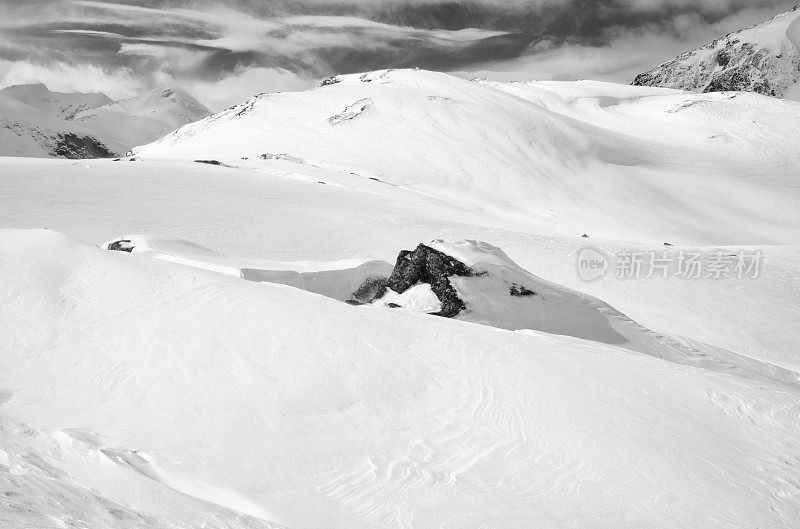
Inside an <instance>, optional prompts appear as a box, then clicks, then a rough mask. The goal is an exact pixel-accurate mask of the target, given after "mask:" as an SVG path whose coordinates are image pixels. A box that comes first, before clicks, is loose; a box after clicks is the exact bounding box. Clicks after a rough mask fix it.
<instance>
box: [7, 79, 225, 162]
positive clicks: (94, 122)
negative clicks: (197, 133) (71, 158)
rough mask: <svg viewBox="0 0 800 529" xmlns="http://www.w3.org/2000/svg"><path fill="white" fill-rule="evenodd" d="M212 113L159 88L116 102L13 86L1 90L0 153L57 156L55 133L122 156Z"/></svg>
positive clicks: (185, 96)
mask: <svg viewBox="0 0 800 529" xmlns="http://www.w3.org/2000/svg"><path fill="white" fill-rule="evenodd" d="M210 114H211V112H210V111H209V110H208V109H207V108H206V107H204V106H203V105H202V104H201V103H200V102H198V101H197V100H196V99H194V98H193V97H192V96H191V95H189V94H188V93H186V92H185V91H183V90H180V89H171V88H165V89H157V90H153V91H151V92H148V93H146V94H144V95H142V96H140V97H136V98H132V99H127V100H124V101H117V102H114V101H112V100H111V99H109V98H108V97H107V96H105V95H104V94H83V93H58V92H51V91H49V90H48V89H47V87H46V86H44V85H42V84H36V85H15V86H10V87H7V88H4V89H2V90H0V135H1V136H0V139H2V140H3V141H2V143H0V155H2V156H31V157H50V156H55V155H56V154H55V153H54V149H55V148H54V145H55V144H56V143H57V141H58V137H59V135H64V134H67V133H71V134H75V135H77V136H81V137H83V136H90V137H92V138H96V139H97V140H99V141H100V142H102V143H103V144H105V145H106V147H108V149H109V150H110V151H111V153H112V155H121V154H124V153H125V152H126V151H127V150H128V149H130V148H131V147H133V146H135V145H138V144H141V143H146V142H149V141H153V140H155V139H157V138H160V137H161V136H163V135H164V134H167V133H168V132H171V131H173V130H175V129H177V128H178V127H180V126H182V125H186V124H187V123H191V122H192V121H197V120H198V119H201V118H204V117H206V116H208V115H210Z"/></svg>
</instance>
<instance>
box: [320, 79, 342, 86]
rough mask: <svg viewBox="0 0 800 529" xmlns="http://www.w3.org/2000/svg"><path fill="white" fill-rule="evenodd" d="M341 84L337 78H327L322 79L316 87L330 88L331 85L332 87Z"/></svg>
mask: <svg viewBox="0 0 800 529" xmlns="http://www.w3.org/2000/svg"><path fill="white" fill-rule="evenodd" d="M341 82H342V80H341V79H339V77H337V76H333V77H328V78H327V79H323V80H322V82H320V83H319V84H318V85H317V88H321V87H323V86H331V85H334V84H337V83H341Z"/></svg>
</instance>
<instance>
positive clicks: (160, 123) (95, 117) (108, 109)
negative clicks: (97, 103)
mask: <svg viewBox="0 0 800 529" xmlns="http://www.w3.org/2000/svg"><path fill="white" fill-rule="evenodd" d="M210 115H211V111H210V110H208V109H207V108H206V107H205V106H203V104H202V103H200V102H199V101H197V100H196V99H195V98H193V97H192V96H191V95H189V94H188V93H187V92H186V91H184V90H181V89H178V88H158V89H155V90H151V91H150V92H147V93H145V94H144V95H141V96H139V97H134V98H131V99H126V100H123V101H117V102H114V103H110V104H108V105H104V106H102V107H99V108H93V109H90V110H85V111H83V112H80V113H78V114H77V115H76V116H75V118H74V119H75V121H76V122H77V123H80V124H81V125H83V126H84V127H87V128H91V129H93V130H96V131H98V132H100V133H101V134H103V135H104V136H107V137H111V138H114V139H115V140H116V141H118V142H119V143H121V144H123V145H124V146H125V147H126V150H127V149H130V148H131V147H134V146H136V145H140V144H142V143H147V142H149V141H152V140H154V139H157V138H160V137H161V136H163V135H165V134H167V133H169V132H172V131H173V130H175V129H177V128H178V127H181V126H183V125H186V124H187V123H191V122H193V121H197V120H199V119H202V118H205V117H207V116H210Z"/></svg>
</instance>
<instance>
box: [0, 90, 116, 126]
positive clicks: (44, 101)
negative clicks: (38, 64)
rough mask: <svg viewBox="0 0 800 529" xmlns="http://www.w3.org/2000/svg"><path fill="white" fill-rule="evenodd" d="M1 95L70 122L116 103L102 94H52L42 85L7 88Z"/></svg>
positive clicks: (0, 92) (1, 91) (0, 91)
mask: <svg viewBox="0 0 800 529" xmlns="http://www.w3.org/2000/svg"><path fill="white" fill-rule="evenodd" d="M0 94H3V95H6V96H8V97H12V98H14V99H16V100H17V101H21V102H23V103H25V104H26V105H29V106H32V107H33V108H36V109H39V110H41V111H42V112H44V113H45V114H50V115H51V116H55V117H57V118H60V119H64V120H70V119H72V118H74V117H75V115H76V114H78V113H79V112H83V111H84V110H89V109H92V108H97V107H101V106H103V105H107V104H109V103H113V102H114V101H113V100H112V99H111V98H110V97H108V96H107V95H105V94H101V93H81V92H70V93H62V92H51V91H50V90H49V89H48V88H47V87H46V86H45V85H43V84H41V83H38V84H23V85H13V86H7V87H6V88H3V89H2V90H0Z"/></svg>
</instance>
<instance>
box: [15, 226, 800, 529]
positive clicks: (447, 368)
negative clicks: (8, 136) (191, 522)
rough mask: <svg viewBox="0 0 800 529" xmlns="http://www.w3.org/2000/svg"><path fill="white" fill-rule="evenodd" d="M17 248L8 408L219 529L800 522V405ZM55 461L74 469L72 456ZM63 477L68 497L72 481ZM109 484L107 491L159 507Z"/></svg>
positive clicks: (577, 345) (61, 251)
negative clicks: (257, 523) (197, 498)
mask: <svg viewBox="0 0 800 529" xmlns="http://www.w3.org/2000/svg"><path fill="white" fill-rule="evenodd" d="M2 247H3V248H4V257H3V267H2V270H3V281H4V283H6V284H15V285H16V284H20V285H21V284H25V285H27V288H25V289H14V290H12V291H11V292H8V291H4V292H3V293H2V296H3V299H2V304H1V305H0V306H2V307H3V317H2V319H1V320H0V321H2V322H3V326H4V328H3V329H2V331H3V333H4V335H8V334H7V333H9V332H11V328H12V327H10V326H13V329H14V331H13V336H14V344H13V346H12V347H10V348H6V347H5V346H4V352H3V358H4V359H5V362H4V364H5V365H6V366H7V367H8V369H4V371H3V374H2V378H0V385H3V387H14V388H15V391H14V395H13V396H12V398H11V399H10V400H9V401H8V402H6V403H5V404H3V407H2V413H3V416H4V417H6V418H12V419H13V420H14V421H22V422H25V423H26V424H27V425H28V426H29V427H30V428H32V431H33V432H36V434H35V435H37V436H42V437H43V438H44V439H43V440H42V443H47V442H54V441H53V439H54V438H55V440H56V441H57V440H58V439H61V437H60V436H58V435H56V434H52V433H51V434H47V433H46V432H52V431H53V429H60V430H64V429H65V428H66V429H69V428H73V429H74V428H78V429H80V430H81V431H86V430H89V431H91V432H96V433H97V434H99V435H102V436H104V438H107V439H108V441H105V442H104V443H103V444H102V445H101V446H103V447H104V449H103V450H101V453H102V454H103V457H101V456H100V455H96V452H91V451H90V450H89V448H84V450H87V451H89V454H95V455H92V457H93V458H94V457H97V458H99V459H98V460H97V462H94V461H95V460H94V459H90V460H88V461H86V464H87V465H90V466H97V465H101V466H111V467H112V468H113V467H115V466H116V467H119V470H117V469H114V470H107V472H113V473H122V474H126V473H127V479H128V480H134V479H135V480H138V481H145V482H148V480H150V481H153V478H152V476H148V474H154V475H156V476H161V472H162V471H163V472H164V475H163V476H172V478H164V477H163V476H162V477H161V479H157V480H155V481H156V482H157V483H155V484H150V485H149V486H151V487H153V486H155V485H156V484H160V486H163V487H166V489H168V490H169V489H173V490H179V491H180V490H189V491H190V492H192V494H190V495H194V494H195V493H196V492H197V490H202V491H209V490H210V489H208V488H206V487H210V488H211V489H213V490H216V491H224V492H225V493H224V494H221V493H214V492H208V493H204V494H203V495H202V496H205V500H206V501H208V500H209V499H210V500H211V502H212V503H214V504H216V505H218V506H217V507H215V508H216V509H219V510H220V511H221V512H223V513H224V514H222V515H219V516H220V517H221V519H222V520H226V519H227V520H230V518H225V516H231V514H230V511H229V510H226V509H230V508H231V507H233V508H237V507H238V508H240V509H241V505H240V504H235V503H234V504H231V503H230V501H229V500H227V499H226V498H230V497H234V498H245V499H247V501H248V502H250V503H255V504H256V505H258V506H260V508H261V509H263V512H264V513H266V514H262V515H261V516H264V517H266V518H267V519H268V520H271V521H278V522H280V523H282V524H283V525H286V526H288V527H322V526H348V527H366V526H369V525H379V526H387V527H388V526H393V525H398V524H406V525H413V526H414V527H440V526H443V525H444V526H445V527H447V526H457V527H477V526H481V525H485V524H487V523H488V524H491V525H494V524H508V523H514V522H526V523H529V522H530V521H531V520H533V521H536V522H537V523H540V524H542V525H544V526H560V525H565V524H569V525H573V526H576V525H577V526H588V525H591V526H597V523H598V520H605V521H606V522H605V523H604V524H603V525H607V526H614V525H617V524H618V523H622V524H623V525H630V526H635V527H647V526H652V527H663V526H665V525H669V524H678V525H680V526H681V527H703V528H705V527H709V526H715V525H732V524H742V525H746V526H756V525H762V526H778V525H779V524H780V523H786V524H789V525H791V523H795V522H796V521H797V520H798V517H800V513H799V512H798V509H797V506H798V504H797V501H796V500H797V496H796V495H797V490H796V489H792V488H791V486H789V485H788V484H789V483H792V482H794V483H797V480H798V479H800V470H798V467H797V466H796V464H795V463H793V462H792V459H787V455H789V454H792V453H797V449H798V448H800V447H798V446H797V439H798V438H800V437H798V433H800V432H798V429H797V424H798V423H797V418H798V413H800V409H799V406H798V403H797V393H796V390H792V389H789V388H783V387H780V386H777V385H776V386H765V385H763V384H760V383H754V382H750V381H748V380H746V379H742V378H738V377H730V376H721V375H716V374H714V373H713V372H709V371H706V370H698V369H692V368H685V367H682V366H678V365H676V364H671V363H666V362H662V361H660V360H657V359H653V358H649V357H644V356H631V355H630V353H626V352H623V351H621V350H619V349H617V348H614V347H610V346H604V345H602V344H598V343H591V342H585V341H579V340H573V339H569V338H564V337H557V336H553V335H547V334H538V333H527V334H519V333H510V332H505V331H499V330H496V329H491V328H488V327H483V326H474V325H469V324H465V323H462V322H454V321H449V320H445V319H441V318H434V317H429V316H424V315H421V316H418V315H413V314H408V315H406V314H407V313H405V312H404V311H400V312H398V311H396V310H385V309H384V310H380V309H378V310H366V309H365V308H364V307H348V306H346V305H344V304H341V303H338V302H335V301H333V300H327V299H326V298H323V297H318V296H312V295H308V294H305V293H303V292H301V291H298V290H295V289H292V288H287V287H284V286H280V285H270V284H266V283H252V282H248V281H242V280H241V279H237V278H230V277H226V276H222V275H219V274H213V273H210V272H206V271H202V270H198V269H193V268H183V267H176V266H175V265H173V264H170V263H163V262H162V263H160V262H158V261H155V260H152V259H147V258H146V256H137V255H136V254H133V255H127V254H123V253H117V252H105V251H103V250H101V249H99V248H95V247H91V246H87V245H83V244H81V243H78V242H77V241H75V240H73V239H70V238H68V237H65V236H62V235H58V234H55V233H52V232H44V231H38V232H34V233H31V232H28V231H10V232H5V233H3V235H2ZM10 308H12V310H9V309H10ZM232 308H235V310H231V309H232ZM309 314H313V315H314V317H313V318H308V317H303V316H304V315H309ZM43 323H44V325H43ZM85 329H92V331H91V333H88V334H87V333H86V332H85ZM322 344H324V347H321V345H322ZM78 350H79V351H81V355H80V356H78V357H76V356H74V355H73V354H70V353H69V351H78ZM15 381H16V383H15ZM19 381H29V382H27V383H25V384H19ZM165 381H169V383H164V382H165ZM198 435H200V436H201V437H198ZM13 437H14V441H13V442H14V443H17V442H20V440H18V439H17V437H18V436H13ZM84 444H86V443H84ZM88 444H89V446H90V447H91V444H92V443H91V442H90V443H88ZM12 446H13V445H12ZM105 447H117V448H115V449H114V450H110V449H108V448H105ZM123 447H124V448H123ZM137 453H138V454H142V453H144V454H145V455H139V456H138V457H139V458H141V460H143V461H144V462H142V461H140V460H139V459H137V458H136V454H137ZM109 454H110V455H111V457H110V462H109ZM120 454H121V455H120ZM512 454H513V456H512ZM654 455H657V457H654ZM123 456H124V457H123ZM40 457H43V458H45V459H44V460H45V461H46V462H47V464H48V465H51V466H53V467H55V468H56V469H59V470H61V469H62V468H63V467H62V466H61V465H63V464H64V463H63V461H62V458H65V457H68V456H63V455H61V456H59V454H58V452H49V453H44V452H43V453H41V455H40ZM69 457H73V458H77V457H84V458H87V457H88V455H83V456H79V455H78V454H70V456H69ZM120 459H121V460H122V461H121V462H120ZM131 460H132V461H133V463H131ZM731 462H735V464H732V463H731ZM73 464H74V461H73ZM137 466H139V467H140V468H139V470H137ZM141 467H144V468H141ZM149 468H150V469H163V470H148V469H149ZM134 471H135V472H134ZM62 472H64V471H63V470H62ZM131 472H134V473H133V474H131ZM51 473H52V474H54V475H55V477H54V478H53V479H55V481H56V483H58V484H59V486H62V485H61V484H62V483H63V484H64V485H67V484H68V483H69V481H70V480H71V479H72V478H71V477H70V475H69V474H67V475H63V474H59V473H58V472H55V471H53V472H51ZM142 475H143V476H144V478H147V480H145V479H144V478H143V477H141V476H142ZM97 481H98V482H95V483H94V487H97V488H95V494H97V495H98V496H100V497H101V498H105V497H106V494H107V495H108V496H109V497H115V498H118V499H119V500H122V501H124V502H125V503H127V504H129V505H140V504H141V503H142V502H143V501H144V500H145V499H146V498H147V496H146V492H139V491H137V490H136V489H134V488H131V489H129V490H124V491H121V490H118V489H116V486H115V484H114V483H113V480H102V482H99V481H101V480H97ZM148 483H149V482H148ZM185 483H200V484H201V485H198V486H197V487H195V488H191V489H187V488H186V487H185V486H183V485H181V484H185ZM176 484H178V486H177V489H175V488H174V487H175V485H176ZM742 484H747V485H746V487H742V486H741V485H742ZM140 486H141V487H145V485H140ZM787 486H788V487H789V488H787ZM30 487H31V489H32V490H31V491H30V496H29V497H30V498H34V499H36V498H40V497H41V496H42V494H43V492H44V491H43V490H42V489H41V488H37V487H41V484H39V483H38V482H35V483H31V484H30ZM105 487H111V489H112V490H104V488H105ZM748 489H751V490H752V491H753V492H755V494H753V492H751V491H750V490H748ZM792 490H794V492H792ZM97 501H99V500H96V501H95V500H92V501H88V500H86V499H82V500H81V503H80V504H78V513H80V512H81V506H84V507H82V508H83V509H88V508H89V507H86V506H85V505H88V506H91V507H94V506H95V505H96V503H97ZM248 504H249V503H248ZM297 505H302V506H303V509H297V508H296V506H297ZM124 522H125V521H124V520H123V521H121V523H120V526H124V525H125V523H124Z"/></svg>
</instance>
